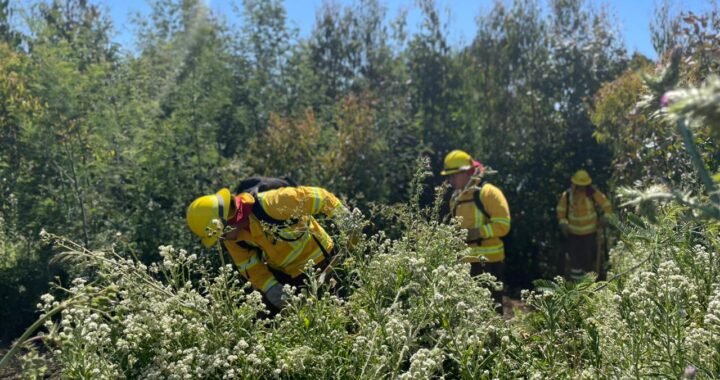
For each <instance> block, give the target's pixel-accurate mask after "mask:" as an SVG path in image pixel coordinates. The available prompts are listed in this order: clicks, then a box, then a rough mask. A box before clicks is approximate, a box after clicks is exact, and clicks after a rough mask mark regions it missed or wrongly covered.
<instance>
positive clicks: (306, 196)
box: [224, 186, 341, 292]
mask: <svg viewBox="0 0 720 380" xmlns="http://www.w3.org/2000/svg"><path fill="white" fill-rule="evenodd" d="M240 196H241V197H242V199H243V202H248V203H253V204H254V203H255V202H256V201H257V202H260V204H261V206H262V208H263V210H265V212H266V213H267V214H268V215H269V216H270V217H271V218H273V219H277V220H282V221H288V220H290V221H291V223H292V222H296V223H294V224H292V225H287V226H286V225H282V226H277V225H270V224H268V223H266V222H264V221H262V220H263V219H261V218H258V217H257V216H256V215H255V214H254V213H252V214H250V215H249V218H250V230H249V231H247V230H241V231H240V232H239V233H238V235H237V238H236V240H235V241H227V240H226V241H225V242H224V244H225V247H226V248H227V250H228V251H229V253H230V256H231V257H232V259H233V261H234V262H235V265H237V267H238V269H239V270H240V273H242V275H243V276H244V277H245V278H247V279H248V280H249V281H250V283H251V284H252V285H253V287H255V288H256V289H258V290H260V291H262V292H266V291H267V290H268V289H270V287H272V286H273V285H275V284H277V283H278V281H277V280H276V279H275V276H273V274H272V272H270V270H269V269H268V267H272V268H273V269H274V270H278V271H280V272H283V273H286V274H288V275H290V276H291V277H297V276H299V275H300V274H302V272H303V270H304V268H305V264H306V263H307V262H308V261H310V260H312V261H313V263H315V264H317V263H320V262H322V261H323V260H324V259H325V255H324V254H323V251H324V252H331V251H332V249H333V241H332V239H331V238H330V236H329V235H328V234H327V232H325V230H324V229H323V228H322V227H321V226H320V224H318V222H317V221H316V220H315V218H314V217H313V215H317V214H325V215H327V216H332V214H333V213H334V212H335V210H336V209H337V208H338V207H340V206H341V203H340V201H339V200H338V199H337V198H336V197H335V195H333V194H332V193H330V192H329V191H327V190H325V189H322V188H320V187H307V186H299V187H284V188H280V189H275V190H269V191H266V192H262V193H259V194H257V199H254V198H253V196H252V195H250V194H248V193H242V194H240ZM318 243H319V244H322V247H321V246H320V245H318Z"/></svg>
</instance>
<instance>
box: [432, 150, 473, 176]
mask: <svg viewBox="0 0 720 380" xmlns="http://www.w3.org/2000/svg"><path fill="white" fill-rule="evenodd" d="M472 167H473V159H472V157H470V155H469V154H467V153H465V152H463V151H462V150H453V151H452V152H450V153H448V155H447V156H445V163H444V165H443V171H441V172H440V175H451V174H455V173H459V172H462V171H465V170H468V169H470V168H472Z"/></svg>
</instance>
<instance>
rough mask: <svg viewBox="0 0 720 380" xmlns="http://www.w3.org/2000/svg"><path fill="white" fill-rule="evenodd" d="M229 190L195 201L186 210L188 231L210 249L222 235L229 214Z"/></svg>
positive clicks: (222, 190) (221, 190)
mask: <svg viewBox="0 0 720 380" xmlns="http://www.w3.org/2000/svg"><path fill="white" fill-rule="evenodd" d="M230 198H231V194H230V190H229V189H226V188H225V189H220V191H218V192H217V193H215V194H211V195H205V196H202V197H200V198H197V199H195V200H194V201H193V202H192V203H190V206H188V209H187V215H186V220H187V224H188V227H190V231H192V232H193V233H194V234H195V235H197V236H199V237H200V238H201V239H202V244H203V245H204V246H205V247H206V248H210V247H212V246H213V245H215V243H217V241H218V237H220V235H222V232H223V228H224V226H225V222H226V221H227V219H228V217H229V214H230Z"/></svg>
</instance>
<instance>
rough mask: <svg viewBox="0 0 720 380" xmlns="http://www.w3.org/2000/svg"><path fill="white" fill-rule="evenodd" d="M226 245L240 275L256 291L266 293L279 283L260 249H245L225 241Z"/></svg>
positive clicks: (232, 242) (235, 243)
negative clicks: (264, 260) (263, 258)
mask: <svg viewBox="0 0 720 380" xmlns="http://www.w3.org/2000/svg"><path fill="white" fill-rule="evenodd" d="M224 244H225V247H226V248H227V249H228V252H229V253H230V257H232V259H233V262H234V263H235V265H236V266H237V268H238V270H239V271H240V274H242V275H243V277H245V278H246V279H248V280H249V281H250V283H251V284H252V286H253V287H254V288H255V289H257V290H259V291H261V292H263V293H265V292H266V291H267V290H268V289H270V288H271V287H272V286H273V285H275V284H277V283H278V281H277V279H275V276H273V274H272V273H271V272H270V269H268V267H267V265H265V263H264V262H263V260H262V257H261V254H260V248H259V247H258V248H253V249H250V248H245V247H242V246H240V245H239V244H238V243H237V242H234V241H225V243H224Z"/></svg>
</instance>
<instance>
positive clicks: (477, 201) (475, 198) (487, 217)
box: [453, 182, 490, 220]
mask: <svg viewBox="0 0 720 380" xmlns="http://www.w3.org/2000/svg"><path fill="white" fill-rule="evenodd" d="M483 186H485V183H484V182H481V183H480V184H479V185H478V186H477V188H476V189H475V192H474V193H473V197H472V199H465V200H462V201H457V203H455V207H453V214H455V211H456V210H457V207H458V206H459V205H460V204H462V203H468V202H473V203H475V207H477V209H478V210H480V212H481V213H482V215H483V217H484V218H485V220H490V214H488V213H487V211H485V205H483V203H482V200H481V199H480V193H481V192H482V189H483Z"/></svg>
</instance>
